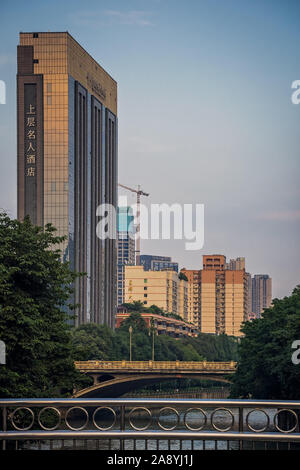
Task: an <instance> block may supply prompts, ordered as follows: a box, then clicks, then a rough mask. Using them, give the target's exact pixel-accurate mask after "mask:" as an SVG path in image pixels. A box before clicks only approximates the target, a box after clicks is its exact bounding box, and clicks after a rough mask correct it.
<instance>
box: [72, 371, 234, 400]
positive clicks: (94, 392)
mask: <svg viewBox="0 0 300 470" xmlns="http://www.w3.org/2000/svg"><path fill="white" fill-rule="evenodd" d="M195 378H196V377H195V375H188V374H184V375H182V374H172V375H171V374H165V375H157V374H153V375H151V374H147V375H146V374H145V375H143V374H139V375H130V376H129V375H128V376H124V375H121V376H115V377H114V378H112V379H108V380H104V381H101V382H97V383H94V384H93V385H91V386H90V387H87V388H84V389H82V390H79V391H76V392H75V394H74V395H73V397H74V398H117V397H120V396H122V395H124V394H125V393H128V392H130V391H131V390H135V389H138V388H142V387H144V386H146V385H152V384H158V383H160V382H166V381H172V380H176V379H195ZM197 378H198V379H203V380H212V381H214V382H220V383H226V384H230V383H231V382H230V380H229V379H228V378H225V377H221V376H220V375H203V376H198V377H197Z"/></svg>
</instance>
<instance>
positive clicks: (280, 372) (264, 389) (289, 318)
mask: <svg viewBox="0 0 300 470" xmlns="http://www.w3.org/2000/svg"><path fill="white" fill-rule="evenodd" d="M242 332H243V333H244V335H245V336H244V337H243V338H242V339H241V342H240V346H239V355H240V360H239V364H238V368H237V372H236V374H235V376H234V382H233V387H232V392H231V395H232V397H253V398H264V399H285V400H289V399H291V400H292V399H293V400H295V399H299V398H300V365H296V364H294V363H293V362H292V353H293V352H294V351H293V349H292V344H293V342H294V341H295V340H299V339H300V286H298V287H297V288H296V289H295V290H294V291H293V293H292V295H291V296H290V297H284V298H283V299H281V300H278V299H275V300H273V307H271V308H268V309H266V310H265V311H264V313H263V315H262V318H261V319H257V320H254V321H252V322H246V323H245V324H244V326H243V328H242Z"/></svg>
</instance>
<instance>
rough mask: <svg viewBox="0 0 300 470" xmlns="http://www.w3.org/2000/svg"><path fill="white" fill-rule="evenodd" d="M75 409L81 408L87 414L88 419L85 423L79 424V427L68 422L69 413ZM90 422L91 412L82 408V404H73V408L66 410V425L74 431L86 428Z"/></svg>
mask: <svg viewBox="0 0 300 470" xmlns="http://www.w3.org/2000/svg"><path fill="white" fill-rule="evenodd" d="M73 410H81V411H83V412H84V414H85V416H86V421H85V423H84V424H83V425H82V426H79V427H78V428H74V427H73V426H71V425H70V423H69V422H68V419H67V418H68V416H69V413H70V412H71V411H73ZM88 422H89V414H88V412H87V411H86V409H85V408H82V407H81V406H72V408H69V409H68V411H67V412H66V416H65V423H66V425H67V426H68V428H69V429H71V430H72V431H82V430H83V429H85V428H86V426H87V424H88Z"/></svg>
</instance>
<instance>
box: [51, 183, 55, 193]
mask: <svg viewBox="0 0 300 470" xmlns="http://www.w3.org/2000/svg"><path fill="white" fill-rule="evenodd" d="M51 191H56V182H55V181H52V182H51Z"/></svg>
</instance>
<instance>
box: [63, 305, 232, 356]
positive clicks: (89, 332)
mask: <svg viewBox="0 0 300 470" xmlns="http://www.w3.org/2000/svg"><path fill="white" fill-rule="evenodd" d="M130 326H131V327H132V359H133V360H134V361H147V360H150V359H151V358H152V344H153V333H154V351H155V354H154V359H155V360H156V361H176V360H178V361H202V360H204V359H207V360H209V361H230V360H236V358H237V341H236V340H235V339H234V338H231V337H228V336H226V335H221V336H215V335H208V334H201V335H199V336H198V338H189V337H187V338H178V339H176V338H172V337H170V336H167V335H159V336H157V335H156V330H155V329H153V328H150V329H148V328H147V325H146V323H145V321H144V320H143V318H142V316H141V314H140V313H139V312H137V311H135V312H133V313H132V314H131V315H130V316H129V317H128V318H127V319H126V320H124V321H123V322H122V323H121V326H120V328H117V329H116V330H115V331H114V332H113V331H112V330H110V329H109V328H108V327H105V329H104V330H103V327H99V326H98V325H93V324H90V325H82V326H80V327H79V328H76V329H75V330H74V331H73V334H72V337H73V348H74V357H75V358H76V359H77V358H78V359H79V358H81V360H97V359H106V360H117V361H121V360H123V359H125V360H128V359H129V356H130V352H129V327H130ZM83 331H85V335H82V332H83ZM100 336H102V338H100Z"/></svg>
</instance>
